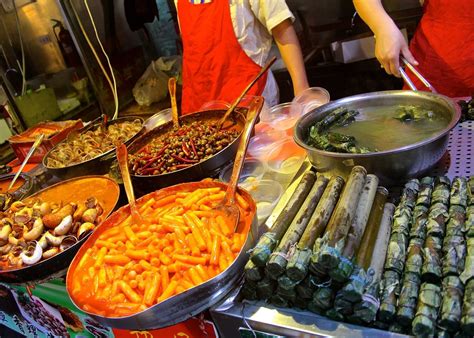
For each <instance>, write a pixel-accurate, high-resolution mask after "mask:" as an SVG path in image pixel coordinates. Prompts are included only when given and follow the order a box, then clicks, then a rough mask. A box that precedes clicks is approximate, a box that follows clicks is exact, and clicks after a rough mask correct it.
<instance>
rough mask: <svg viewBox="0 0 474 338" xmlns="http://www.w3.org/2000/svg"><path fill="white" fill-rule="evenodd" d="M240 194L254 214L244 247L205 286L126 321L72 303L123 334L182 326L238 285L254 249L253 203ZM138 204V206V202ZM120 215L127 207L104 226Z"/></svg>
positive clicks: (68, 280)
mask: <svg viewBox="0 0 474 338" xmlns="http://www.w3.org/2000/svg"><path fill="white" fill-rule="evenodd" d="M184 184H196V185H197V186H202V187H204V186H206V187H211V186H221V187H226V184H224V183H222V182H217V181H208V182H194V183H184ZM181 185H182V184H178V185H175V186H172V187H167V188H165V190H168V189H171V188H176V190H178V188H179V187H180V186H181ZM239 192H240V193H241V194H242V196H243V197H244V198H245V200H246V201H248V202H249V204H250V210H251V213H253V217H252V223H251V225H250V229H249V232H248V235H247V239H246V241H245V244H244V246H243V247H242V249H241V250H240V252H239V255H238V256H237V258H236V259H235V260H234V262H233V263H232V264H231V265H230V266H229V267H228V268H227V269H226V270H225V271H223V272H221V273H220V274H219V275H217V276H215V277H214V278H211V279H210V280H208V281H207V282H205V283H202V284H200V285H198V286H195V287H193V288H191V289H189V290H186V291H185V292H183V293H181V294H178V295H175V296H173V297H171V298H169V299H167V300H165V301H163V302H161V303H158V304H155V305H153V306H151V307H149V308H148V309H146V310H144V311H142V312H139V313H136V314H133V315H130V316H126V317H117V318H114V317H103V316H100V315H97V314H94V313H91V312H87V311H85V310H84V309H82V308H81V307H80V306H79V305H78V304H76V303H75V300H74V297H72V296H70V298H71V301H72V302H73V303H74V305H75V306H76V307H77V308H79V309H81V310H82V311H84V312H86V313H87V314H88V315H89V316H91V317H93V318H94V319H96V320H97V321H98V322H99V323H103V324H105V325H108V326H110V327H113V328H117V329H126V330H150V329H158V328H162V327H166V326H170V325H173V324H176V323H179V322H182V321H184V320H186V319H188V318H190V317H192V316H194V315H196V314H198V313H200V312H202V311H204V310H205V309H208V308H210V307H211V306H212V305H214V304H216V303H218V302H219V301H221V300H222V299H223V298H224V297H225V296H226V295H227V294H228V293H229V292H230V291H231V290H232V289H233V288H235V287H236V286H237V285H238V283H239V282H240V280H241V278H242V272H243V269H244V266H245V264H246V263H247V261H248V258H249V253H248V252H249V250H250V249H251V248H253V247H254V246H255V244H256V242H257V236H258V221H257V212H256V210H257V209H256V204H255V201H254V200H253V199H252V197H251V196H250V194H249V193H248V192H247V191H245V190H242V189H239ZM142 198H143V197H142ZM137 202H138V203H139V202H140V199H139V200H138V201H137ZM123 213H127V214H128V213H129V205H125V206H123V207H121V208H120V209H118V210H117V211H115V212H114V213H113V214H112V215H111V216H110V217H109V218H108V219H107V221H106V222H111V223H112V224H113V223H114V222H118V221H120V219H123V217H124V216H123ZM104 225H105V224H104ZM106 229H108V227H106V226H104V227H102V228H101V229H98V231H96V232H94V233H93V234H92V235H91V236H90V237H89V238H88V241H90V242H92V241H94V240H96V239H97V238H98V236H100V234H101V232H102V231H105V230H106ZM88 247H89V243H86V245H84V246H83V247H82V248H80V249H79V252H78V254H77V255H76V257H75V258H74V260H73V262H72V263H71V265H70V267H69V271H68V274H67V277H66V286H67V291H68V293H70V290H69V286H70V285H71V283H72V281H71V279H72V274H71V270H73V269H75V267H76V266H77V264H78V262H79V260H80V258H81V257H82V255H83V254H84V252H85V251H86V250H87V249H88ZM70 295H71V294H70Z"/></svg>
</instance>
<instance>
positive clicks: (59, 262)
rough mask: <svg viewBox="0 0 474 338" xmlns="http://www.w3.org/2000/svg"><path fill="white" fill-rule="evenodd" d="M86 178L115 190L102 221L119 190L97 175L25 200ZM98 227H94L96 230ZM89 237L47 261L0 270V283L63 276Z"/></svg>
mask: <svg viewBox="0 0 474 338" xmlns="http://www.w3.org/2000/svg"><path fill="white" fill-rule="evenodd" d="M88 178H98V179H101V180H108V181H109V182H110V184H111V187H114V190H115V195H116V197H115V199H114V203H113V206H112V207H111V208H110V210H105V209H104V216H103V217H104V220H105V219H106V218H107V217H108V216H109V215H110V213H112V211H113V210H114V209H115V207H116V205H117V202H118V198H119V193H120V189H119V186H118V184H117V183H116V182H115V181H114V180H112V179H110V178H108V177H104V176H98V175H90V176H83V177H77V178H72V179H69V180H66V181H63V182H60V183H56V184H54V185H52V186H49V187H47V188H45V189H42V190H40V191H38V192H36V193H34V194H33V195H31V196H29V197H27V199H31V198H35V197H36V196H38V195H41V194H42V193H44V192H45V191H47V190H52V189H57V187H58V186H61V185H65V184H67V183H68V182H71V181H75V180H83V179H88ZM113 194H114V192H113V191H111V190H109V191H108V195H110V196H113ZM98 226H99V225H97V226H96V229H97V227H98ZM89 236H90V234H88V235H86V236H84V237H83V238H81V239H80V240H78V241H77V242H76V243H75V244H74V245H72V246H70V247H69V248H67V249H66V250H64V251H62V252H60V253H58V254H56V255H54V256H52V257H50V258H47V259H43V260H41V261H39V262H38V263H36V264H33V265H29V266H24V267H21V268H19V269H11V270H0V282H6V283H40V282H43V281H45V280H48V279H50V278H54V277H58V276H59V275H61V276H64V275H65V273H66V270H67V268H68V267H69V264H70V263H71V261H72V260H73V258H74V256H75V254H76V253H77V251H78V250H79V249H80V247H81V245H82V244H84V242H85V241H86V240H87V238H88V237H89Z"/></svg>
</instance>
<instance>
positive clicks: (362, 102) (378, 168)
mask: <svg viewBox="0 0 474 338" xmlns="http://www.w3.org/2000/svg"><path fill="white" fill-rule="evenodd" d="M399 104H405V105H422V106H424V107H427V108H429V109H435V110H436V111H437V112H439V113H441V114H444V115H445V116H447V117H449V121H450V122H449V124H448V125H447V126H446V127H445V128H444V129H443V130H441V131H440V132H439V133H437V134H436V135H434V136H433V137H431V138H428V139H426V140H423V141H421V142H418V143H414V144H411V145H408V146H405V147H402V148H398V149H393V150H388V151H381V152H374V153H368V154H345V153H334V152H327V151H323V150H319V149H316V148H314V147H311V146H309V145H307V144H306V142H305V141H306V139H307V136H308V132H309V128H310V126H311V125H313V124H314V123H315V122H318V121H319V120H321V119H322V118H324V117H325V116H326V115H328V114H329V113H330V112H332V111H333V110H334V109H337V108H339V107H346V108H348V109H361V108H366V107H370V106H396V105H399ZM460 116H461V113H460V110H459V108H458V107H457V106H456V105H455V104H454V103H453V101H452V100H451V99H449V98H448V97H446V96H443V95H439V94H434V93H429V92H421V91H406V90H394V91H382V92H373V93H366V94H361V95H355V96H350V97H346V98H343V99H340V100H336V101H333V102H330V103H328V104H325V105H323V106H321V107H318V108H317V109H315V110H313V111H311V112H310V113H308V114H306V115H304V116H302V117H301V118H300V119H299V120H298V121H297V122H296V124H295V127H294V139H295V142H296V143H297V144H298V145H299V146H301V147H303V148H304V149H306V151H307V153H308V158H309V160H310V162H311V163H312V165H313V166H314V167H315V168H316V170H318V171H320V172H328V173H335V174H339V175H344V176H347V175H348V173H349V172H350V170H351V168H352V167H353V166H355V165H361V166H363V167H365V168H366V169H367V171H368V172H370V173H374V174H376V175H377V176H378V177H379V178H380V181H381V183H382V184H384V185H388V186H391V185H395V184H397V183H399V182H401V181H404V180H406V179H407V178H413V177H418V176H420V175H423V174H425V173H426V172H427V171H429V170H430V169H431V168H433V167H434V166H435V165H436V164H437V163H438V162H439V160H440V159H441V158H442V157H443V155H444V154H445V152H446V149H447V145H448V139H449V132H450V131H451V129H453V128H454V127H455V126H456V124H457V123H458V121H459V118H460Z"/></svg>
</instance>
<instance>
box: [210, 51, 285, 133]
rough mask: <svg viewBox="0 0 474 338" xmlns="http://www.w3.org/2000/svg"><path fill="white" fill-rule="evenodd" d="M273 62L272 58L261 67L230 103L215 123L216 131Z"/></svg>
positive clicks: (274, 58) (274, 59)
mask: <svg viewBox="0 0 474 338" xmlns="http://www.w3.org/2000/svg"><path fill="white" fill-rule="evenodd" d="M275 61H276V57H275V56H274V57H272V58H271V59H270V61H268V62H267V64H266V65H265V66H263V68H262V69H261V70H260V72H259V73H258V74H257V76H256V77H255V78H254V79H253V80H252V82H250V83H249V84H248V85H247V87H245V89H244V91H243V92H242V94H240V96H239V97H238V98H237V99H236V100H235V101H234V103H232V106H230V107H229V109H227V111H226V112H225V114H224V116H223V117H222V118H221V119H220V120H219V122H218V123H217V128H218V130H220V129H221V128H222V126H223V125H224V122H225V120H227V118H228V117H229V115H230V114H231V113H232V112H233V111H234V109H235V107H237V105H238V104H239V103H240V101H242V99H243V98H244V96H245V94H247V92H248V91H249V90H250V88H252V86H253V85H254V84H255V82H257V81H258V79H260V78H261V77H262V76H263V74H265V73H266V72H267V70H268V69H270V67H271V65H273V63H275Z"/></svg>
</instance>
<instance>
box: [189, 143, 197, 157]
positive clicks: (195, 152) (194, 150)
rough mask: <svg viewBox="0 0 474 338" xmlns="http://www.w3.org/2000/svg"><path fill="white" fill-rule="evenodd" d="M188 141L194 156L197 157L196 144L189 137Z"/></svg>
mask: <svg viewBox="0 0 474 338" xmlns="http://www.w3.org/2000/svg"><path fill="white" fill-rule="evenodd" d="M189 143H191V147H192V148H193V153H194V157H198V153H197V151H196V146H195V145H194V141H193V139H191V140H190V141H189Z"/></svg>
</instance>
